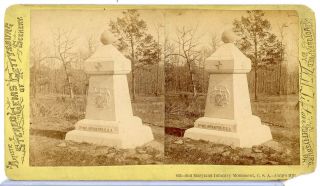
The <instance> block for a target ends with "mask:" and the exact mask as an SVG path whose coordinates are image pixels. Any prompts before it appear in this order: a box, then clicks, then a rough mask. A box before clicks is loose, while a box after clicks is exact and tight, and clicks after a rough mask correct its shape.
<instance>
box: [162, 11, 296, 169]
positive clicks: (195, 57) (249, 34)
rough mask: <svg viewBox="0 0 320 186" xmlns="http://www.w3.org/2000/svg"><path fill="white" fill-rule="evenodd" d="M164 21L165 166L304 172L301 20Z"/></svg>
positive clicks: (271, 16)
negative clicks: (263, 167)
mask: <svg viewBox="0 0 320 186" xmlns="http://www.w3.org/2000/svg"><path fill="white" fill-rule="evenodd" d="M164 17H165V25H164V30H165V39H164V45H163V48H164V49H163V51H164V62H165V63H164V67H165V163H166V164H207V165H299V164H300V128H299V59H298V58H299V56H298V53H299V50H298V48H299V46H298V45H299V43H298V39H299V38H298V37H299V17H298V14H297V12H295V11H286V10H281V11H275V10H248V11H222V10H221V11H220V10H215V11H212V10H168V11H166V12H165V13H164Z"/></svg>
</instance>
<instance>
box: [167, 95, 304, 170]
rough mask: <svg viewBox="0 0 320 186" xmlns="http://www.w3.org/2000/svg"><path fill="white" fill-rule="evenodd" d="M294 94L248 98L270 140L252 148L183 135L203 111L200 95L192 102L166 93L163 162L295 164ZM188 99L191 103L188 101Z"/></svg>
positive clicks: (296, 117) (297, 148)
mask: <svg viewBox="0 0 320 186" xmlns="http://www.w3.org/2000/svg"><path fill="white" fill-rule="evenodd" d="M297 100H298V97H297V96H296V95H289V96H260V97H259V100H258V101H252V103H251V104H252V111H253V114H254V115H257V116H259V117H260V118H261V120H262V122H263V124H264V125H267V126H269V127H270V129H271V133H272V137H273V141H269V142H267V143H265V144H262V145H261V146H257V147H253V148H235V147H231V146H227V145H221V144H214V143H211V142H205V141H194V140H191V139H185V138H183V134H184V131H185V130H186V129H188V128H190V127H193V123H194V121H195V120H196V119H197V118H199V117H201V116H203V114H204V105H205V104H204V103H205V98H204V97H198V98H197V100H196V101H195V102H193V103H192V101H191V98H190V96H189V97H188V96H176V95H175V96H166V120H165V123H166V134H170V135H166V138H165V141H166V142H165V156H166V162H167V163H172V164H181V163H188V164H246V165H252V164H255V165H263V164H272V165H278V164H281V165H287V164H290V165H292V164H294V165H296V164H299V162H300V161H299V157H300V154H299V152H300V145H299V112H298V108H297ZM190 103H191V104H190Z"/></svg>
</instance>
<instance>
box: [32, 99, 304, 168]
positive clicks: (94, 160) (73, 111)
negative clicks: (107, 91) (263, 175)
mask: <svg viewBox="0 0 320 186" xmlns="http://www.w3.org/2000/svg"><path fill="white" fill-rule="evenodd" d="M297 100H298V98H297V96H295V95H290V96H264V97H263V96H260V97H259V100H258V101H253V102H252V110H253V113H254V114H255V115H257V116H259V117H260V118H261V120H262V122H263V124H265V125H268V126H269V127H270V128H271V132H272V136H273V141H269V142H267V143H265V144H262V145H260V146H255V147H253V148H238V147H233V146H227V145H222V144H215V143H211V142H206V141H201V140H200V141H195V140H191V139H186V138H183V134H184V131H185V130H186V129H188V128H190V127H193V122H194V121H195V119H197V118H198V117H201V116H202V115H203V113H204V101H205V99H204V97H201V96H200V97H198V99H197V101H196V102H193V103H192V102H191V101H190V97H186V96H173V97H170V96H166V99H165V102H166V104H164V99H163V97H137V99H136V100H135V101H134V102H133V103H132V107H133V112H134V115H137V116H139V117H140V118H141V119H142V120H143V122H144V124H146V125H148V126H150V127H151V129H152V131H153V134H154V137H155V140H154V141H152V142H150V143H147V144H145V145H144V146H142V147H138V148H136V149H127V150H125V149H117V148H113V147H106V146H96V145H93V144H87V143H75V142H70V141H65V140H64V138H65V134H66V133H67V132H68V131H70V130H73V129H74V124H75V123H76V122H77V121H78V120H80V119H83V118H84V112H85V99H84V97H83V96H79V97H76V99H75V100H73V101H71V100H70V99H69V98H68V97H65V96H57V95H47V96H39V98H37V99H36V101H35V100H33V99H31V110H32V112H31V127H30V165H32V166H72V165H77V166H103V165H129V164H131V165H135V164H161V163H166V164H224V165H226V164H229V165H230V164H236V165H237V164H243V165H263V164H268V165H292V164H299V156H300V155H299V152H300V148H299V113H298V108H297ZM190 103H191V104H190ZM164 110H165V112H164ZM165 114H166V117H165ZM164 126H165V128H164ZM164 132H165V133H166V134H165V133H164Z"/></svg>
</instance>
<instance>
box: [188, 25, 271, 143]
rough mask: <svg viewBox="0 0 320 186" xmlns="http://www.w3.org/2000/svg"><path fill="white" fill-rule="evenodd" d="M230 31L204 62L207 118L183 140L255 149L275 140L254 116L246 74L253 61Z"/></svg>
mask: <svg viewBox="0 0 320 186" xmlns="http://www.w3.org/2000/svg"><path fill="white" fill-rule="evenodd" d="M234 40H235V35H234V33H233V32H231V31H225V32H224V33H223V34H222V41H223V42H224V44H223V45H222V46H221V47H219V48H218V49H217V51H216V52H214V53H213V54H212V55H211V56H210V57H209V58H208V59H206V61H205V69H206V70H207V71H208V72H209V74H210V77H209V87H208V93H207V99H206V107H205V114H204V117H201V118H199V119H197V120H196V121H195V124H194V127H193V128H190V129H188V130H186V131H185V134H184V137H187V138H191V139H195V140H199V139H202V140H206V141H212V142H215V143H221V144H226V145H234V146H238V147H252V146H253V145H259V144H261V143H263V142H266V141H269V140H271V139H272V135H271V132H270V128H269V127H268V126H265V125H262V124H261V120H260V118H259V117H257V116H254V115H252V111H251V104H250V96H249V89H248V83H247V73H248V72H250V71H251V61H250V59H249V58H247V57H246V56H245V55H244V54H243V53H242V52H241V51H240V50H239V49H238V48H237V47H236V46H235V45H234V43H233V42H234Z"/></svg>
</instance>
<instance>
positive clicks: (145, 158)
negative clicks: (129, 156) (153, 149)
mask: <svg viewBox="0 0 320 186" xmlns="http://www.w3.org/2000/svg"><path fill="white" fill-rule="evenodd" d="M138 157H139V159H140V160H147V159H150V158H151V157H152V156H151V155H149V154H141V155H139V156H138Z"/></svg>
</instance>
